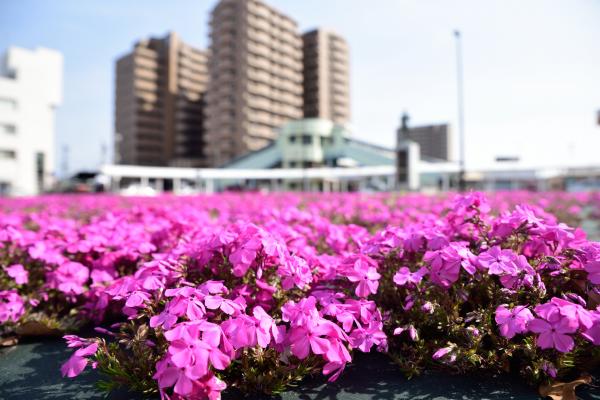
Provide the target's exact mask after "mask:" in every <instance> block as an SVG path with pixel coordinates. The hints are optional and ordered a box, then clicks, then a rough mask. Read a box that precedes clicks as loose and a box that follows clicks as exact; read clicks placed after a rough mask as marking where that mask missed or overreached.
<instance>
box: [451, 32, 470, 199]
mask: <svg viewBox="0 0 600 400" xmlns="http://www.w3.org/2000/svg"><path fill="white" fill-rule="evenodd" d="M454 37H455V39H456V92H457V103H458V143H459V144H458V146H459V166H460V169H459V171H458V188H459V190H460V191H461V192H462V191H464V190H465V189H466V186H467V185H466V181H465V120H464V109H465V107H464V94H463V70H462V69H463V66H462V46H461V35H460V31H459V30H455V31H454Z"/></svg>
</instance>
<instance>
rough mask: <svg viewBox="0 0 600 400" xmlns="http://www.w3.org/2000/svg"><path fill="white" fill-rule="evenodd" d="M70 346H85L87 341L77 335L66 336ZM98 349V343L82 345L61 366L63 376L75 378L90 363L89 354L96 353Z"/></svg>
mask: <svg viewBox="0 0 600 400" xmlns="http://www.w3.org/2000/svg"><path fill="white" fill-rule="evenodd" d="M65 339H67V342H68V343H69V347H77V346H85V345H86V342H84V341H83V340H80V339H79V338H77V337H76V336H69V335H67V336H65ZM97 351H98V343H95V342H94V343H90V344H89V345H87V346H86V347H81V348H80V349H78V350H77V351H75V353H74V354H73V355H72V356H71V357H70V358H69V359H68V360H67V362H65V363H64V364H63V365H62V366H61V367H60V372H61V374H62V376H63V377H65V376H66V377H69V378H74V377H76V376H77V375H79V374H81V372H82V371H83V370H84V369H85V367H86V365H87V364H88V359H87V358H86V357H87V356H91V355H94V354H96V352H97ZM92 366H94V365H92Z"/></svg>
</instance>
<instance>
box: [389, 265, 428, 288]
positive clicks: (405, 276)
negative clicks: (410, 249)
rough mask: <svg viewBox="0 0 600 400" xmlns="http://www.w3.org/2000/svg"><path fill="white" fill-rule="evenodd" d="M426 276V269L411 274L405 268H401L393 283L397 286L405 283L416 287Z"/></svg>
mask: <svg viewBox="0 0 600 400" xmlns="http://www.w3.org/2000/svg"><path fill="white" fill-rule="evenodd" d="M426 274H427V268H420V269H419V270H418V271H416V272H411V270H410V269H408V268H407V267H401V268H400V269H399V270H398V272H396V274H395V275H394V283H395V284H396V285H398V286H404V285H406V284H407V283H410V284H413V285H417V284H419V283H420V282H421V280H422V279H423V277H424V276H425V275H426Z"/></svg>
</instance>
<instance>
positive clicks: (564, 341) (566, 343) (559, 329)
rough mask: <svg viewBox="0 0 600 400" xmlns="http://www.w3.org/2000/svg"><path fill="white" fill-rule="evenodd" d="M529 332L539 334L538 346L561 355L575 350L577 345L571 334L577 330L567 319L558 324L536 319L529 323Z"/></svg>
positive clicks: (559, 321)
mask: <svg viewBox="0 0 600 400" xmlns="http://www.w3.org/2000/svg"><path fill="white" fill-rule="evenodd" d="M528 327H529V330H530V331H532V332H535V333H538V334H539V335H538V337H537V345H538V347H540V348H542V349H552V348H554V349H556V350H558V351H560V352H561V353H568V352H569V351H571V350H573V346H574V345H575V343H574V341H573V337H571V336H570V335H569V334H571V333H574V332H575V331H576V330H577V328H576V327H573V325H572V324H570V323H569V321H568V320H566V319H560V320H558V321H557V322H548V321H546V320H544V319H541V318H536V319H534V320H532V321H530V322H529V325H528Z"/></svg>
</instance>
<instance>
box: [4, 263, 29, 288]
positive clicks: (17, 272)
mask: <svg viewBox="0 0 600 400" xmlns="http://www.w3.org/2000/svg"><path fill="white" fill-rule="evenodd" d="M5 271H6V273H7V274H8V276H10V277H11V278H13V279H14V280H15V282H16V283H17V285H23V284H25V283H27V282H29V272H27V270H26V269H25V268H23V266H22V265H21V264H14V265H11V266H10V267H7V268H5Z"/></svg>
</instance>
